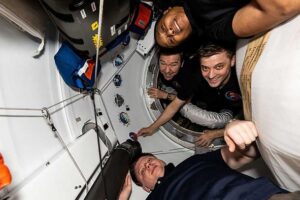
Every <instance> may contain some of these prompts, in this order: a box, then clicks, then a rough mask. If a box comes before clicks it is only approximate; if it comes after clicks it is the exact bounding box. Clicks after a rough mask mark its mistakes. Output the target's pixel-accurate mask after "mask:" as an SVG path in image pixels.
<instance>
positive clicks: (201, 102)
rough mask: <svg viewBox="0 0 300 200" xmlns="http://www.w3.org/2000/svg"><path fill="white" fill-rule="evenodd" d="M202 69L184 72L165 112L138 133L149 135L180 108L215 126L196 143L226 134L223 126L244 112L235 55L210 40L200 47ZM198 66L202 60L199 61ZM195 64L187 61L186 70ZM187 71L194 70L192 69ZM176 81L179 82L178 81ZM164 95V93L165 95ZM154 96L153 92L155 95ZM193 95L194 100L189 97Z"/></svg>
mask: <svg viewBox="0 0 300 200" xmlns="http://www.w3.org/2000/svg"><path fill="white" fill-rule="evenodd" d="M199 57H200V60H199V61H200V70H201V72H199V67H197V68H196V69H197V70H196V71H194V70H193V71H192V72H194V73H189V74H188V75H185V76H183V77H184V78H183V79H182V80H181V83H182V84H183V86H184V85H185V87H183V86H180V87H179V89H181V90H179V91H182V94H189V95H188V96H187V95H185V98H183V97H182V96H181V95H180V93H178V95H177V96H174V97H175V98H174V99H170V100H172V102H171V103H170V104H169V105H168V106H167V107H166V109H165V110H164V112H163V113H162V114H161V115H160V116H159V117H158V119H157V120H156V121H155V122H153V123H152V124H151V125H150V126H148V127H145V128H142V129H140V130H139V131H138V134H137V135H138V136H150V135H152V134H154V132H155V130H156V129H158V128H159V127H160V126H162V125H163V124H165V123H166V122H168V121H169V120H171V119H172V117H173V116H174V115H175V114H176V113H177V112H178V111H179V110H180V108H181V107H182V106H183V108H182V109H181V110H180V113H181V114H182V115H183V116H184V117H186V118H188V119H189V120H191V121H192V122H193V123H196V124H199V125H201V126H205V127H208V128H210V129H214V130H208V131H204V132H207V134H201V135H200V136H199V137H197V138H196V144H198V145H200V146H209V145H210V144H211V142H212V141H213V140H214V139H215V138H218V137H222V136H223V132H224V131H223V129H222V128H223V127H224V126H225V125H226V123H227V122H228V121H229V120H230V119H232V117H233V116H238V115H239V114H240V113H241V112H242V100H241V95H240V89H239V85H238V81H237V77H236V74H235V70H232V68H233V67H234V65H235V55H234V53H233V50H231V49H230V48H229V47H223V46H220V45H217V44H214V43H207V44H205V45H203V46H202V47H201V48H200V50H199ZM196 65H198V66H199V63H196ZM193 66H194V64H193V65H192V64H187V66H186V67H187V68H185V69H186V70H188V69H189V68H192V67H193ZM188 71H190V72H191V69H189V70H188ZM175 85H176V84H175ZM162 96H163V95H162ZM152 97H153V96H152ZM191 97H193V98H192V102H191V103H188V100H190V99H191Z"/></svg>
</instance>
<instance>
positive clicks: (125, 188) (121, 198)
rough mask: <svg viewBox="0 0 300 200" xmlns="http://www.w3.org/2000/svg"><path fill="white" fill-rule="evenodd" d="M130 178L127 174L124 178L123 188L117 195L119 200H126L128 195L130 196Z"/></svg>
mask: <svg viewBox="0 0 300 200" xmlns="http://www.w3.org/2000/svg"><path fill="white" fill-rule="evenodd" d="M131 182H132V181H131V176H130V174H127V176H126V178H125V182H124V184H123V188H122V190H121V193H120V195H119V200H128V199H129V197H130V195H131V191H132V183H131Z"/></svg>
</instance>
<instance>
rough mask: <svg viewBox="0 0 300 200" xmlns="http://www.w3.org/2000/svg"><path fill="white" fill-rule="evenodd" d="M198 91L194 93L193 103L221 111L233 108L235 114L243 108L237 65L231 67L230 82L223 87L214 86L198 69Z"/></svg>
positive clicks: (206, 108) (210, 109)
mask: <svg viewBox="0 0 300 200" xmlns="http://www.w3.org/2000/svg"><path fill="white" fill-rule="evenodd" d="M198 71H199V72H198V79H195V80H197V81H198V83H195V84H196V85H197V92H195V93H194V96H193V99H192V103H193V104H195V105H197V106H198V107H200V108H202V109H205V110H209V111H213V112H220V111H221V110H223V109H226V110H231V111H232V112H233V115H234V116H235V115H237V114H240V113H241V112H242V110H243V103H242V95H241V91H240V87H239V83H238V79H237V75H236V72H235V67H232V68H231V74H230V78H229V80H228V82H227V83H226V84H225V85H224V86H223V87H222V88H212V87H210V86H209V84H208V83H207V81H206V80H205V79H204V78H203V76H202V74H201V72H200V70H199V69H198Z"/></svg>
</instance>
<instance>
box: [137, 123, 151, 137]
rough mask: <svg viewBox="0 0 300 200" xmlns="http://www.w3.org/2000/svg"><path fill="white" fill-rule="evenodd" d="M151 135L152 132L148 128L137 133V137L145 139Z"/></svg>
mask: <svg viewBox="0 0 300 200" xmlns="http://www.w3.org/2000/svg"><path fill="white" fill-rule="evenodd" d="M153 134H154V130H153V129H152V128H151V127H150V126H149V127H146V128H142V129H140V130H139V131H138V132H137V137H140V136H143V137H146V136H151V135H153Z"/></svg>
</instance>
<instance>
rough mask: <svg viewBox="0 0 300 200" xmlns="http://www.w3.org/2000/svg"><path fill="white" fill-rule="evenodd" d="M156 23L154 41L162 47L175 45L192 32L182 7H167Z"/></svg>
mask: <svg viewBox="0 0 300 200" xmlns="http://www.w3.org/2000/svg"><path fill="white" fill-rule="evenodd" d="M157 23H158V24H157V27H156V33H155V34H156V42H157V43H158V44H159V45H160V46H162V47H166V48H172V47H176V46H178V45H179V44H180V43H182V42H183V41H184V40H185V39H186V38H187V37H188V36H189V35H190V34H191V32H192V27H191V25H190V22H189V20H188V18H187V16H186V14H185V13H184V10H183V7H173V8H169V9H168V10H166V11H165V13H164V15H163V17H162V18H161V19H160V20H159V21H158V22H157Z"/></svg>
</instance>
